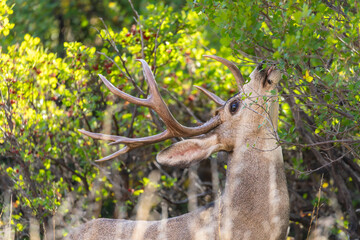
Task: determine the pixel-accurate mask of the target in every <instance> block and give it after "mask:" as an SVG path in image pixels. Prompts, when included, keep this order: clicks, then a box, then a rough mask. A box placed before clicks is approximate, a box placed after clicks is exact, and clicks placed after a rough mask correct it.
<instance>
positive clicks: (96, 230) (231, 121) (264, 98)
mask: <svg viewBox="0 0 360 240" xmlns="http://www.w3.org/2000/svg"><path fill="white" fill-rule="evenodd" d="M206 57H209V58H212V59H215V60H217V61H219V62H221V63H223V64H224V65H226V66H227V67H228V68H229V69H230V70H231V72H232V73H233V75H234V77H235V79H236V82H237V85H238V88H239V93H238V94H236V95H235V96H233V97H231V98H230V99H229V100H227V101H224V100H222V99H221V98H219V97H218V96H216V95H215V94H213V93H211V92H209V91H207V90H205V89H203V88H201V87H197V88H198V89H200V90H201V91H203V92H204V93H205V94H206V95H207V96H208V97H209V98H210V99H212V100H213V101H215V103H217V104H218V105H220V106H221V107H220V109H219V110H218V111H217V113H216V115H215V116H214V117H213V118H211V119H210V120H209V121H208V122H206V123H204V124H203V125H201V126H197V127H185V126H183V125H181V124H180V123H179V122H177V121H176V119H175V118H174V117H173V115H172V114H171V113H170V111H169V109H168V108H167V106H166V104H165V103H164V101H163V99H162V98H161V96H160V93H159V90H158V87H157V83H156V82H155V79H154V76H153V73H152V72H151V70H150V68H149V66H148V64H147V63H146V62H145V61H144V60H141V59H140V60H139V61H140V62H141V63H142V66H143V71H144V75H145V78H146V80H147V83H148V86H149V95H148V97H147V99H140V98H136V97H133V96H131V95H128V94H126V93H124V92H122V91H120V90H119V89H117V88H116V87H114V86H113V85H112V84H111V83H110V82H109V81H108V80H106V78H105V77H104V76H102V75H99V76H100V78H101V79H102V81H103V82H104V83H105V85H106V86H107V87H108V88H109V89H110V91H111V92H112V93H114V94H115V95H117V96H119V97H120V98H123V99H125V100H127V101H129V102H131V103H134V104H137V105H140V106H145V107H148V108H151V109H152V110H154V111H155V112H157V114H158V115H159V116H160V117H161V119H162V120H163V122H164V124H165V126H166V127H167V129H166V130H165V131H164V132H162V133H159V134H157V135H154V136H149V137H142V138H135V139H133V138H126V137H120V136H114V135H105V134H99V133H91V132H88V131H85V130H79V131H80V132H81V133H83V134H85V135H87V136H89V137H92V138H94V139H102V140H110V141H112V143H111V144H124V145H125V147H123V148H122V149H120V150H119V151H117V152H115V153H113V154H111V155H109V156H107V157H105V158H103V159H100V160H98V161H105V160H109V159H112V158H114V157H116V156H118V155H120V154H123V153H126V152H128V151H130V150H132V149H135V148H138V147H141V146H144V145H147V144H151V143H156V142H160V141H164V140H166V139H169V138H174V137H193V138H190V139H188V140H184V141H180V142H177V143H175V144H173V145H172V146H170V147H168V148H166V149H164V150H162V151H161V152H159V153H158V154H157V157H156V159H157V161H158V162H159V163H160V164H163V165H168V166H174V167H186V166H189V165H190V164H194V163H196V162H199V161H201V160H202V159H205V158H207V157H209V156H210V155H211V154H212V153H215V152H218V151H226V152H228V153H229V160H228V168H227V173H226V184H225V190H224V192H223V194H222V195H221V196H220V197H219V199H218V200H216V201H215V203H214V204H212V205H211V206H206V207H202V208H199V209H197V210H195V211H193V212H190V213H187V214H184V215H181V216H178V217H174V218H169V219H165V220H160V221H129V220H119V219H95V220H92V221H90V222H88V223H86V224H84V225H82V226H81V227H80V228H79V229H77V230H75V231H74V232H73V233H72V234H70V235H69V238H70V239H204V240H205V239H254V240H259V239H285V238H286V234H287V228H288V222H289V197H288V191H287V186H286V179H285V173H284V166H283V156H282V151H281V147H280V146H278V145H277V141H276V138H275V137H274V134H276V130H277V120H278V110H279V105H278V102H277V96H276V95H275V96H274V92H276V89H275V87H276V85H277V83H278V81H279V80H280V78H281V75H280V72H279V71H278V70H276V69H275V67H274V66H271V67H269V68H264V69H263V64H260V65H259V66H258V67H257V68H256V69H255V70H254V71H253V72H252V73H251V75H250V81H249V82H248V83H246V84H245V81H244V79H243V76H242V75H241V73H240V71H239V69H238V68H237V67H236V65H234V64H233V63H232V62H230V61H228V60H226V59H223V58H220V57H217V56H206ZM273 90H274V91H273Z"/></svg>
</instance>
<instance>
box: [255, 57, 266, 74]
mask: <svg viewBox="0 0 360 240" xmlns="http://www.w3.org/2000/svg"><path fill="white" fill-rule="evenodd" d="M265 63H266V62H265V60H263V61H261V62H260V63H259V64H258V65H257V67H256V69H257V70H258V71H259V72H261V70H263V66H264V64H265Z"/></svg>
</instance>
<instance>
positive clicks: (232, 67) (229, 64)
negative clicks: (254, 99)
mask: <svg viewBox="0 0 360 240" xmlns="http://www.w3.org/2000/svg"><path fill="white" fill-rule="evenodd" d="M204 57H208V58H212V59H215V60H216V61H218V62H221V63H222V64H224V65H225V66H227V67H228V68H229V70H230V71H231V73H232V74H233V75H234V77H235V80H236V84H237V85H238V89H239V91H241V90H242V86H243V85H244V83H245V80H244V77H243V75H242V74H241V72H240V70H239V69H238V67H237V66H236V65H235V64H234V63H233V62H230V61H229V60H227V59H225V58H222V57H218V56H215V55H204Z"/></svg>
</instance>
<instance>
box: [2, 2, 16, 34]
mask: <svg viewBox="0 0 360 240" xmlns="http://www.w3.org/2000/svg"><path fill="white" fill-rule="evenodd" d="M11 14H13V10H12V7H9V6H8V5H6V0H1V1H0V36H5V37H6V36H7V35H9V33H10V30H11V29H12V28H13V27H14V24H13V23H10V22H9V15H11Z"/></svg>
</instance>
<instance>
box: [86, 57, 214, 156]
mask: <svg viewBox="0 0 360 240" xmlns="http://www.w3.org/2000/svg"><path fill="white" fill-rule="evenodd" d="M214 59H215V58H214ZM138 61H140V62H141V64H142V67H143V71H144V75H145V79H146V81H147V83H148V86H149V95H148V97H147V99H142V98H137V97H133V96H131V95H129V94H127V93H125V92H123V91H121V90H119V89H118V88H116V87H114V85H112V84H111V83H110V82H109V81H108V80H107V79H106V78H105V77H104V76H103V75H101V74H99V77H100V79H101V80H102V81H103V82H104V84H105V85H106V87H107V88H109V90H110V91H111V92H112V93H113V94H115V95H117V96H119V97H121V98H122V99H124V100H126V101H128V102H131V103H134V104H136V105H139V106H145V107H148V108H151V109H153V110H154V111H155V112H156V113H157V114H158V115H159V116H160V118H161V119H162V120H163V122H164V124H165V126H166V128H167V129H166V130H165V131H163V132H162V133H159V134H157V135H153V136H148V137H142V138H127V137H122V136H115V135H107V134H101V133H92V132H88V131H85V130H79V132H81V133H82V134H85V135H87V136H89V137H91V138H94V139H101V140H108V141H113V142H112V143H110V144H111V145H115V144H125V147H123V148H122V149H120V150H119V151H117V152H115V153H113V154H111V155H109V156H107V157H104V158H102V159H99V160H96V161H107V160H110V159H112V158H115V157H117V156H119V155H121V154H124V153H126V152H128V151H130V150H132V149H135V148H138V147H141V146H144V145H148V144H152V143H157V142H161V141H164V140H166V139H169V138H173V137H192V136H195V135H200V134H204V133H207V132H209V131H210V130H212V129H213V128H215V127H216V126H218V125H219V124H220V123H221V119H220V116H218V115H216V116H215V117H213V118H211V119H210V120H209V121H207V122H206V123H204V124H203V125H201V126H197V127H185V126H183V125H181V124H180V123H179V122H178V121H177V120H176V119H175V118H174V117H173V115H172V114H171V112H170V111H169V109H168V107H167V106H166V104H165V102H164V101H163V99H162V97H161V95H160V92H159V90H158V86H157V83H156V81H155V78H154V75H153V73H152V72H151V70H150V67H149V65H148V64H147V62H146V61H145V60H143V59H138ZM205 93H206V90H205ZM212 99H214V98H212ZM219 99H220V98H219ZM220 100H221V99H220Z"/></svg>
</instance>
